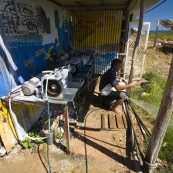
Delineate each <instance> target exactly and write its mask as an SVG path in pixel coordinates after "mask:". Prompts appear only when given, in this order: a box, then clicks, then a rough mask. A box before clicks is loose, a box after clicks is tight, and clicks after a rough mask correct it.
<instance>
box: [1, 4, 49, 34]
mask: <svg viewBox="0 0 173 173" xmlns="http://www.w3.org/2000/svg"><path fill="white" fill-rule="evenodd" d="M0 15H1V20H2V23H3V27H4V32H5V34H19V33H25V34H45V33H46V34H50V19H49V18H48V17H47V16H46V12H45V11H44V9H43V8H42V7H41V6H40V5H38V4H37V3H36V2H35V3H33V2H32V3H27V2H17V1H16V2H15V1H11V2H10V1H1V9H0Z"/></svg>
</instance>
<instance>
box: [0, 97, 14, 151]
mask: <svg viewBox="0 0 173 173" xmlns="http://www.w3.org/2000/svg"><path fill="white" fill-rule="evenodd" d="M0 136H1V139H2V141H3V144H4V146H5V149H6V151H7V153H9V152H10V151H11V149H12V148H13V147H14V146H15V144H16V143H17V135H16V132H15V129H14V126H13V123H12V120H11V117H10V114H9V111H8V108H7V107H6V105H5V104H4V103H3V102H2V100H0Z"/></svg>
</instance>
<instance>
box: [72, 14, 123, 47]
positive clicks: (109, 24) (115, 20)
mask: <svg viewBox="0 0 173 173" xmlns="http://www.w3.org/2000/svg"><path fill="white" fill-rule="evenodd" d="M120 13H121V11H120V12H119V11H88V12H73V13H72V25H73V40H74V46H75V47H94V46H101V45H106V44H114V43H116V42H117V41H118V40H119V39H120V31H121V25H122V19H121V17H120V18H119V15H120Z"/></svg>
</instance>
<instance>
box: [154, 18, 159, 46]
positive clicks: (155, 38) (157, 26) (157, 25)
mask: <svg viewBox="0 0 173 173" xmlns="http://www.w3.org/2000/svg"><path fill="white" fill-rule="evenodd" d="M156 22H157V23H156V32H155V37H154V44H153V47H154V48H155V46H156V41H157V33H158V28H159V20H157V21H156Z"/></svg>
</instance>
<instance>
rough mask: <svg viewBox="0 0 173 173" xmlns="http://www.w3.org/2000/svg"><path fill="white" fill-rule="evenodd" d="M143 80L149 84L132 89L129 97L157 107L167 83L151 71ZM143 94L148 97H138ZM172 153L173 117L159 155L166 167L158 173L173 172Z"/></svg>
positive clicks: (141, 111)
mask: <svg viewBox="0 0 173 173" xmlns="http://www.w3.org/2000/svg"><path fill="white" fill-rule="evenodd" d="M143 78H144V79H145V80H147V81H149V82H150V83H151V84H150V85H149V86H148V87H146V88H142V87H139V88H137V89H136V88H133V89H132V90H131V94H130V95H131V97H132V98H135V99H138V100H142V101H144V102H147V103H150V104H153V105H155V106H158V107H159V106H160V103H161V100H162V96H163V92H164V89H165V85H166V81H167V80H166V78H164V77H162V76H160V75H158V74H157V73H156V72H153V71H150V72H147V73H145V74H144V75H143ZM143 92H146V93H148V95H146V96H145V97H140V96H141V94H142V93H143ZM135 108H136V109H137V110H136V112H140V113H143V114H144V115H145V116H146V115H147V113H146V112H144V111H143V110H142V109H141V108H139V107H138V106H135ZM147 116H148V115H147ZM148 117H149V116H148ZM150 117H151V116H150ZM148 120H150V122H151V121H152V120H153V118H148ZM172 151H173V117H171V120H170V122H169V126H168V129H167V131H166V134H165V137H164V141H163V144H162V147H161V150H160V153H159V158H160V159H161V160H164V161H166V162H167V166H166V168H164V169H163V168H161V169H163V170H160V172H164V171H165V170H166V172H167V173H169V172H172V171H173V155H172Z"/></svg>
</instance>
